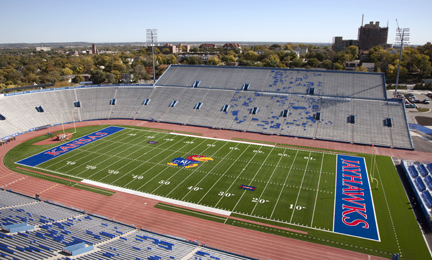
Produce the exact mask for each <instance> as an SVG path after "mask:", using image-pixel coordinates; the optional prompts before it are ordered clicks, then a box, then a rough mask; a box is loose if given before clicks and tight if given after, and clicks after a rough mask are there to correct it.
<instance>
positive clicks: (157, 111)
mask: <svg viewBox="0 0 432 260" xmlns="http://www.w3.org/2000/svg"><path fill="white" fill-rule="evenodd" d="M196 82H200V83H199V84H198V85H196V87H194V88H193V87H192V85H193V84H195V83H196ZM383 82H384V81H383V74H376V73H375V74H374V73H352V72H334V71H309V70H295V69H294V70H292V69H270V68H231V67H212V66H208V67H204V66H180V65H172V66H170V68H169V69H168V70H166V72H165V73H164V74H163V76H162V77H161V78H160V79H159V80H158V82H157V83H156V86H146V85H134V84H132V85H112V86H109V85H97V86H92V87H88V86H86V87H77V88H66V89H63V90H59V89H56V90H51V91H35V92H30V93H27V94H19V93H18V94H11V95H7V96H2V97H1V99H2V102H0V113H1V114H2V115H4V117H5V118H6V120H0V136H1V137H7V136H10V135H15V134H20V133H23V132H26V131H29V130H30V131H31V130H35V129H36V127H39V126H44V125H56V124H60V123H62V122H71V121H85V120H96V119H118V118H120V119H139V120H149V121H156V122H167V123H176V124H185V125H194V126H205V127H212V128H221V129H231V130H238V131H249V132H257V133H264V134H274V135H284V136H295V137H304V138H311V139H321V140H331V141H339V142H348V143H358V144H367V145H371V144H374V145H376V146H384V147H395V148H403V149H412V148H413V145H412V141H411V138H410V134H409V129H408V125H407V120H406V117H405V108H404V105H403V104H402V102H400V101H398V100H386V93H385V88H384V83H383ZM246 85H247V86H248V89H247V90H244V86H246ZM242 88H243V90H242ZM114 100H115V102H114ZM145 100H147V101H148V102H147V103H146V104H143V103H144V101H145ZM77 101H79V102H80V106H79V107H76V106H74V103H75V102H77ZM174 101H176V102H175V106H172V107H170V104H174V103H173V102H174ZM16 103H17V104H19V106H18V109H15V104H16ZM198 103H202V104H201V106H200V108H199V109H194V107H195V106H196V104H198ZM225 105H229V108H228V110H227V111H221V110H222V107H224V106H225ZM38 106H41V107H42V108H43V110H44V112H37V111H36V109H35V107H38ZM254 108H255V109H254ZM252 109H253V111H252ZM283 111H285V114H283ZM251 112H252V113H251ZM317 115H319V119H318V118H317V117H316V116H317ZM350 115H352V116H353V118H354V121H353V122H351V123H350V122H348V121H347V118H348V117H349V116H350ZM385 120H386V121H385ZM388 121H391V125H389V124H388V123H386V122H388Z"/></svg>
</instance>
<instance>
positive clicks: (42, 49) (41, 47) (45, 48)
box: [36, 45, 51, 51]
mask: <svg viewBox="0 0 432 260" xmlns="http://www.w3.org/2000/svg"><path fill="white" fill-rule="evenodd" d="M36 51H51V47H43V46H42V45H41V46H40V47H36Z"/></svg>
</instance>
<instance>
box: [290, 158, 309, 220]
mask: <svg viewBox="0 0 432 260" xmlns="http://www.w3.org/2000/svg"><path fill="white" fill-rule="evenodd" d="M311 153H312V152H309V156H308V161H307V162H306V167H305V170H304V172H303V178H302V181H301V183H300V187H299V192H298V194H297V199H296V202H295V204H294V209H293V212H292V214H291V219H290V222H292V219H293V217H294V212H295V210H296V207H297V202H298V199H299V197H300V193H301V189H302V185H303V181H304V177H305V176H306V171H307V167H308V165H309V161H310V156H311Z"/></svg>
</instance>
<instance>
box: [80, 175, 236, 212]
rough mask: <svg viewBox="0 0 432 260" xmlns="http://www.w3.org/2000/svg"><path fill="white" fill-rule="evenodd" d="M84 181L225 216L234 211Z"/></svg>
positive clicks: (92, 182) (84, 181)
mask: <svg viewBox="0 0 432 260" xmlns="http://www.w3.org/2000/svg"><path fill="white" fill-rule="evenodd" d="M82 183H86V184H91V185H94V186H99V187H103V188H106V189H111V190H116V191H121V192H124V193H128V194H132V195H137V196H141V197H145V198H149V199H154V200H159V201H163V202H168V203H171V204H175V205H180V206H184V207H189V208H193V209H198V210H203V211H208V212H213V213H216V214H221V215H224V216H229V215H231V213H232V212H231V211H227V210H222V209H215V208H211V207H207V206H202V205H197V204H194V203H189V202H184V201H180V200H176V199H169V198H165V197H162V196H158V195H153V194H149V193H145V192H140V191H135V190H129V189H125V188H121V187H117V186H114V185H110V184H105V183H101V182H97V181H91V180H83V181H82Z"/></svg>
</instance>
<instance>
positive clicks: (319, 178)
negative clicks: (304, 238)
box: [311, 154, 336, 227]
mask: <svg viewBox="0 0 432 260" xmlns="http://www.w3.org/2000/svg"><path fill="white" fill-rule="evenodd" d="M323 164H324V154H323V156H322V160H321V169H320V174H319V177H318V184H317V193H316V197H315V203H314V208H313V212H312V220H311V227H312V224H313V220H314V216H315V209H316V203H317V199H318V193H319V185H320V181H321V173H322V167H323ZM335 196H336V194H335Z"/></svg>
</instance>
